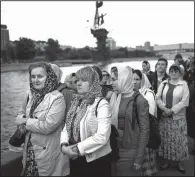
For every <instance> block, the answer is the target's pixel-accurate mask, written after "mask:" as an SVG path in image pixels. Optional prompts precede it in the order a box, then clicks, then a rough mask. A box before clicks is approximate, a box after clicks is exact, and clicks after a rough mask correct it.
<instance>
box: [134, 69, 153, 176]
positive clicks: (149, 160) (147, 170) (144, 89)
mask: <svg viewBox="0 0 195 177" xmlns="http://www.w3.org/2000/svg"><path fill="white" fill-rule="evenodd" d="M133 78H134V88H135V89H139V92H140V93H141V94H142V95H143V97H144V98H145V99H146V100H147V101H148V104H149V113H150V114H151V115H153V116H154V117H153V118H155V117H157V107H156V100H155V94H154V92H153V91H152V90H151V89H150V88H151V84H150V81H149V80H148V78H147V76H146V75H145V74H144V73H142V72H141V71H140V70H134V71H133ZM156 119H157V118H156ZM156 172H157V167H156V152H155V150H153V149H149V148H146V150H145V158H144V163H143V164H142V175H143V176H154V175H156Z"/></svg>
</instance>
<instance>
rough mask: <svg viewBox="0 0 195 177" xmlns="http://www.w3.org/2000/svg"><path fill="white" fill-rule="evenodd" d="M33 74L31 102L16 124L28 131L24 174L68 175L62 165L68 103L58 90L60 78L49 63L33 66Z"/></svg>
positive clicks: (25, 145) (31, 73)
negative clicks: (23, 126) (62, 131)
mask: <svg viewBox="0 0 195 177" xmlns="http://www.w3.org/2000/svg"><path fill="white" fill-rule="evenodd" d="M29 75H30V77H29V82H30V91H29V92H28V95H27V96H26V100H29V101H26V103H27V105H26V109H25V110H24V109H23V107H22V108H21V110H20V111H19V115H18V116H17V118H16V123H17V124H18V125H21V124H22V125H25V129H26V132H27V133H26V137H25V144H24V153H23V172H22V175H23V176H52V175H57V176H60V175H66V172H67V171H66V170H64V169H62V168H60V167H59V166H58V161H59V158H61V157H62V153H61V151H60V145H59V143H60V132H61V130H62V129H61V126H60V125H61V123H62V121H63V119H64V111H65V102H64V98H63V95H62V94H61V93H60V92H59V91H57V87H58V80H57V76H56V75H55V73H54V71H53V70H52V68H51V66H50V65H49V64H46V63H35V64H32V65H30V67H29ZM23 116H26V118H23ZM64 163H65V162H64ZM63 165H64V164H62V166H63ZM67 174H68V173H67Z"/></svg>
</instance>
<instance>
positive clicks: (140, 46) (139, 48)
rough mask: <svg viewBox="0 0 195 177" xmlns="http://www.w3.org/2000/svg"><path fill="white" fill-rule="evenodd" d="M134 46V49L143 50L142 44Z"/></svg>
mask: <svg viewBox="0 0 195 177" xmlns="http://www.w3.org/2000/svg"><path fill="white" fill-rule="evenodd" d="M135 48H136V50H145V48H144V47H143V46H142V45H138V46H136V47H135Z"/></svg>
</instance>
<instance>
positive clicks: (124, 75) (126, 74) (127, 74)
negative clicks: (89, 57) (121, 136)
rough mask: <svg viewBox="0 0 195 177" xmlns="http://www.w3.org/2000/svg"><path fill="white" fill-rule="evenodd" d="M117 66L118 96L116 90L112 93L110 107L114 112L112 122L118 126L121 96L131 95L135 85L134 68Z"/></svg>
mask: <svg viewBox="0 0 195 177" xmlns="http://www.w3.org/2000/svg"><path fill="white" fill-rule="evenodd" d="M116 68H117V70H118V90H117V92H118V96H117V93H116V92H114V93H113V94H112V96H111V99H110V108H111V112H112V119H111V123H112V124H113V125H115V127H116V128H117V127H118V112H119V105H120V102H121V97H131V96H132V95H133V93H134V91H133V88H134V86H133V72H132V68H130V67H129V66H119V67H116Z"/></svg>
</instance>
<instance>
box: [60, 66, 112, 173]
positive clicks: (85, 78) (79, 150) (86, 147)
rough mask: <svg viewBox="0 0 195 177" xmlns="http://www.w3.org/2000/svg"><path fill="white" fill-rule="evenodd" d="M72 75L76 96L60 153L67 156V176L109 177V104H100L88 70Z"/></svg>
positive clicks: (97, 86)
mask: <svg viewBox="0 0 195 177" xmlns="http://www.w3.org/2000/svg"><path fill="white" fill-rule="evenodd" d="M76 76H77V79H78V82H77V91H78V95H73V100H72V104H71V107H70V109H69V111H68V113H67V117H66V121H65V126H64V129H63V131H62V133H61V150H62V152H63V153H64V154H66V155H68V156H69V157H70V175H71V176H78V175H80V176H110V163H109V161H108V160H109V158H108V157H109V154H110V152H111V147H110V143H109V137H110V132H111V113H110V109H109V104H108V102H107V101H106V100H105V99H102V100H101V101H100V97H101V86H100V81H99V76H98V74H97V72H96V71H95V70H94V69H93V68H92V67H90V66H86V67H84V68H82V69H80V70H79V71H77V73H76ZM99 101H100V102H99ZM98 102H99V103H98ZM97 104H98V106H97ZM96 110H97V112H96ZM96 113H97V114H96Z"/></svg>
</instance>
